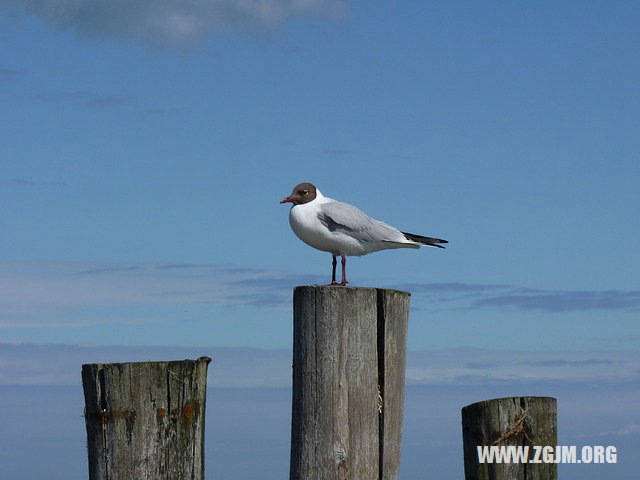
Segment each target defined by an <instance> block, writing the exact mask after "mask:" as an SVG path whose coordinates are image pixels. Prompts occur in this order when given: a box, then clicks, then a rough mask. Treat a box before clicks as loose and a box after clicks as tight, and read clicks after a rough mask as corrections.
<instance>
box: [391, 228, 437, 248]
mask: <svg viewBox="0 0 640 480" xmlns="http://www.w3.org/2000/svg"><path fill="white" fill-rule="evenodd" d="M401 233H402V234H403V235H404V236H405V238H406V239H407V240H411V241H412V242H418V243H422V244H423V245H429V246H430V247H438V248H445V247H443V246H442V245H439V244H440V243H449V242H448V241H447V240H443V239H441V238H433V237H423V236H422V235H416V234H415V233H407V232H401Z"/></svg>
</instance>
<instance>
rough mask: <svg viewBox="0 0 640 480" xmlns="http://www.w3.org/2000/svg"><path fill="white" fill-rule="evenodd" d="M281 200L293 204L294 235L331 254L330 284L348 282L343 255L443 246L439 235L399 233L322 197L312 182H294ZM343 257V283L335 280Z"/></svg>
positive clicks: (352, 207) (342, 284) (395, 229)
mask: <svg viewBox="0 0 640 480" xmlns="http://www.w3.org/2000/svg"><path fill="white" fill-rule="evenodd" d="M280 203H292V204H293V205H292V206H291V210H290V211H289V224H290V225H291V229H292V230H293V233H295V234H296V236H297V237H298V238H299V239H300V240H302V241H303V242H304V243H306V244H307V245H310V246H312V247H313V248H317V249H318V250H322V251H325V252H329V253H331V255H332V257H333V261H332V267H333V268H332V271H331V285H341V286H344V285H346V284H347V275H346V263H347V260H346V258H345V256H349V255H358V256H361V255H366V254H367V253H372V252H377V251H379V250H387V249H390V248H420V247H421V246H422V245H427V246H430V247H438V248H444V247H443V246H442V245H441V244H443V243H448V242H447V241H446V240H442V239H441V238H433V237H424V236H422V235H415V234H413V233H407V232H401V231H400V230H398V229H397V228H395V227H392V226H391V225H387V224H386V223H384V222H381V221H380V220H375V219H373V218H371V217H369V216H367V215H366V214H365V213H363V212H362V211H360V210H359V209H357V208H356V207H354V206H353V205H349V204H348V203H343V202H338V201H336V200H333V199H331V198H328V197H325V196H324V195H322V193H320V190H318V189H317V188H316V187H315V185H313V184H311V183H308V182H305V183H301V184H299V185H296V186H295V187H294V188H293V192H291V195H289V196H288V197H285V198H283V199H282V200H281V201H280ZM338 256H341V257H342V282H341V283H338V282H336V264H337V260H336V257H338Z"/></svg>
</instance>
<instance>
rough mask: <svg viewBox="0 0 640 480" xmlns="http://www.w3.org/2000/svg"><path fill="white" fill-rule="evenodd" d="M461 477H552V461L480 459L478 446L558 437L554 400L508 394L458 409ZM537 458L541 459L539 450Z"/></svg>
mask: <svg viewBox="0 0 640 480" xmlns="http://www.w3.org/2000/svg"><path fill="white" fill-rule="evenodd" d="M462 437H463V444H464V472H465V480H556V479H557V478H558V465H557V464H555V463H529V462H528V461H527V462H521V461H520V462H515V461H511V462H510V463H505V462H503V463H496V462H494V463H486V462H485V463H480V462H479V460H478V447H479V446H480V447H483V446H485V447H491V446H495V447H501V446H504V447H507V446H516V447H518V446H522V447H528V450H529V452H528V460H529V461H535V455H536V450H535V449H534V446H541V447H544V446H551V447H553V449H554V455H555V447H556V445H557V443H558V442H557V440H558V421H557V402H556V399H555V398H551V397H508V398H498V399H495V400H485V401H483V402H477V403H472V404H471V405H467V406H466V407H464V408H463V409H462ZM540 453H541V455H540V457H539V459H540V460H541V461H542V458H543V457H542V451H541V452H540Z"/></svg>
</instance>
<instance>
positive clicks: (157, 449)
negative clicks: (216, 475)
mask: <svg viewBox="0 0 640 480" xmlns="http://www.w3.org/2000/svg"><path fill="white" fill-rule="evenodd" d="M210 361H211V359H210V358H208V357H200V358H199V359H198V360H182V361H174V362H136V363H109V364H88V365H83V366H82V386H83V388H84V398H85V414H84V416H85V423H86V427H87V450H88V454H89V479H90V480H130V479H139V478H152V479H154V480H183V479H184V480H186V479H189V480H204V416H205V401H206V387H207V365H208V364H209V362H210Z"/></svg>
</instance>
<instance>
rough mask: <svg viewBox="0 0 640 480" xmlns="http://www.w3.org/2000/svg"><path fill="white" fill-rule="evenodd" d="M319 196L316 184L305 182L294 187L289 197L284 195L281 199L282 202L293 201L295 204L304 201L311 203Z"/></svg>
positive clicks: (300, 203)
mask: <svg viewBox="0 0 640 480" xmlns="http://www.w3.org/2000/svg"><path fill="white" fill-rule="evenodd" d="M316 196H317V190H316V187H315V185H313V184H312V183H309V182H304V183H300V184H298V185H296V186H295V187H293V192H291V195H289V196H288V197H284V198H283V199H282V200H280V203H289V202H291V203H293V204H294V205H302V204H303V203H309V202H311V201H312V200H314V199H315V198H316Z"/></svg>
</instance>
